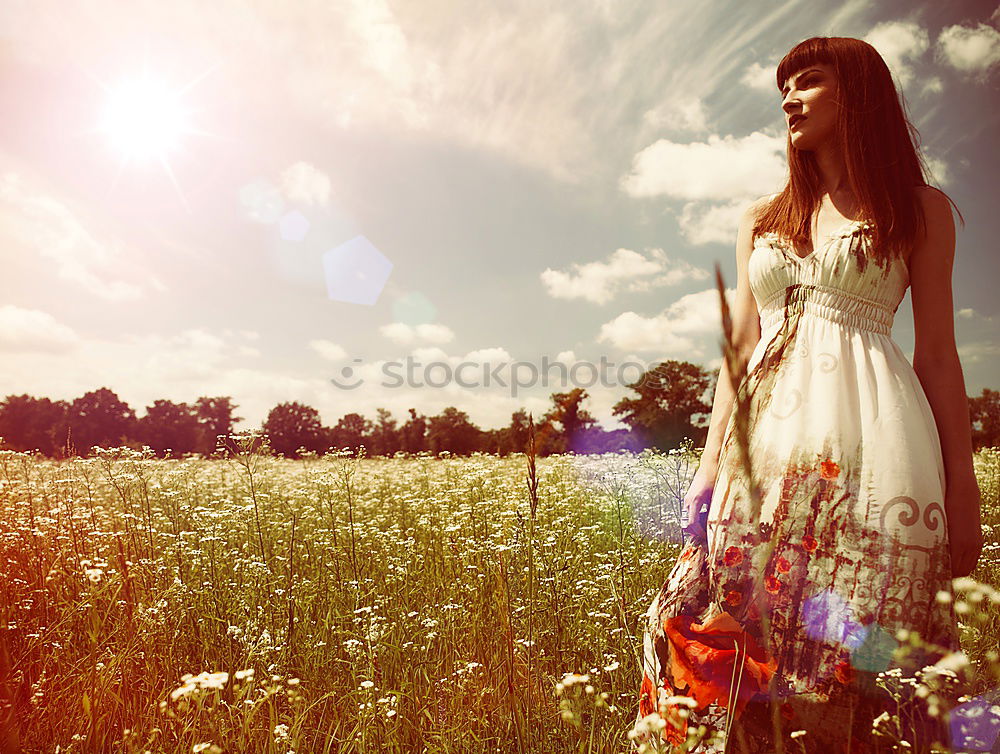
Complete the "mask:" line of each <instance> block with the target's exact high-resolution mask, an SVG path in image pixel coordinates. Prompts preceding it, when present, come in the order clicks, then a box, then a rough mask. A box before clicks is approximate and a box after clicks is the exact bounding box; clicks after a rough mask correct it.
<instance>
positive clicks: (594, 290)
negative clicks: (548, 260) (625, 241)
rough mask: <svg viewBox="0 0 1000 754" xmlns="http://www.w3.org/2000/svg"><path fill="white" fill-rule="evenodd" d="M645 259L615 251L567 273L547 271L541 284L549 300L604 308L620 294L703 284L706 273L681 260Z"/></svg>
mask: <svg viewBox="0 0 1000 754" xmlns="http://www.w3.org/2000/svg"><path fill="white" fill-rule="evenodd" d="M651 255H652V258H651V259H649V258H647V257H645V256H643V255H642V254H640V253H638V252H635V251H632V250H631V249H616V250H615V251H614V252H612V253H611V254H610V255H609V256H608V258H607V260H605V261H602V262H587V263H585V264H573V265H572V267H571V269H570V270H569V271H562V270H553V269H551V268H547V269H546V270H545V271H543V272H542V274H541V279H542V283H543V284H544V285H545V289H546V291H547V292H548V294H549V295H550V296H552V298H558V299H578V298H579V299H584V300H585V301H591V302H593V303H595V304H606V303H607V302H608V301H611V300H612V299H613V298H614V297H615V296H616V295H618V294H619V293H622V292H629V293H636V292H642V291H648V290H652V289H654V288H659V287H662V286H665V285H676V284H677V283H680V282H682V281H684V280H704V279H706V278H707V277H708V271H707V270H703V269H701V268H698V267H695V266H694V265H692V264H690V263H688V262H685V261H683V260H673V261H671V262H668V261H667V257H666V254H665V253H664V252H663V250H662V249H653V250H652V251H651Z"/></svg>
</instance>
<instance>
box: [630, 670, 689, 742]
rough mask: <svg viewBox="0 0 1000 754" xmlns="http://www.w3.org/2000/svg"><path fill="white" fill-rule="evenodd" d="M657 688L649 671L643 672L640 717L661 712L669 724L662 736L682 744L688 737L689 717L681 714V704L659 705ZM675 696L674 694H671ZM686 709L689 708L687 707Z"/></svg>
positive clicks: (640, 691) (640, 692) (661, 715)
mask: <svg viewBox="0 0 1000 754" xmlns="http://www.w3.org/2000/svg"><path fill="white" fill-rule="evenodd" d="M657 695H658V694H657V689H656V687H654V686H653V681H652V679H651V678H650V677H649V674H648V673H645V672H643V674H642V687H641V688H640V690H639V717H640V718H642V717H645V716H646V715H651V714H653V713H654V712H657V713H659V715H660V717H662V718H663V719H664V720H666V721H667V726H666V727H665V728H664V729H663V731H662V732H661V738H662V739H664V740H666V741H669V742H670V743H673V744H682V743H684V741H685V740H686V739H687V724H688V723H687V718H686V717H684V716H683V715H681V714H680V709H681V708H680V705H676V704H665V705H662V706H661V705H658V703H657V702H658V700H657ZM671 696H673V694H671ZM684 709H687V707H685V708H684Z"/></svg>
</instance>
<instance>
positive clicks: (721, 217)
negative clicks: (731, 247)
mask: <svg viewBox="0 0 1000 754" xmlns="http://www.w3.org/2000/svg"><path fill="white" fill-rule="evenodd" d="M752 202H753V198H752V197H743V198H741V199H737V200H736V201H732V202H727V203H726V204H705V203H702V202H698V203H696V202H688V203H687V204H685V205H684V207H683V209H682V210H681V215H680V218H679V220H678V224H679V225H680V229H681V233H682V234H683V235H684V237H685V238H686V239H687V240H688V241H690V242H691V243H693V244H697V245H701V244H708V243H724V244H734V243H736V232H737V230H738V229H739V224H740V218H741V217H742V215H743V212H744V210H746V208H747V207H748V206H749V205H750V204H751V203H752Z"/></svg>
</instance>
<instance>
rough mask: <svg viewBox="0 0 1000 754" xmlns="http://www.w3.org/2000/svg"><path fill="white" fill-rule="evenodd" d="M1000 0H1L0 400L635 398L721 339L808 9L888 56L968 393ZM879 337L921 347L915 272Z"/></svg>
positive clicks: (488, 411) (991, 333)
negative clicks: (944, 254) (955, 211)
mask: <svg viewBox="0 0 1000 754" xmlns="http://www.w3.org/2000/svg"><path fill="white" fill-rule="evenodd" d="M998 28H1000V7H997V6H996V5H991V4H988V3H983V2H968V1H966V0H959V1H958V2H952V3H930V2H898V1H896V2H878V3H876V2H871V1H870V2H859V1H857V0H850V1H849V2H845V3H840V4H837V3H830V2H814V1H812V0H798V1H797V2H780V3H778V2H763V1H761V0H752V1H748V2H740V3H734V2H705V0H697V1H691V2H686V1H685V2H674V1H672V2H669V3H664V2H659V1H658V0H649V1H647V2H625V1H619V0H566V1H565V2H548V3H537V2H530V1H527V0H524V1H520V2H508V3H501V4H496V3H492V2H480V1H479V0H473V1H470V0H462V1H461V2H443V1H442V0H408V2H398V1H393V2H387V1H386V0H334V1H333V2H330V0H323V1H322V2H319V1H318V0H304V1H303V2H293V3H287V2H277V0H271V1H270V2H250V3H247V2H237V1H236V0H220V1H219V2H213V3H208V4H206V3H200V2H199V3H194V2H187V1H186V0H177V1H176V2H171V3H153V2H129V3H125V2H118V3H113V2H108V1H107V0H93V1H92V2H86V3H84V2H66V1H65V0H61V1H60V2H54V1H52V0H32V2H30V3H29V2H26V1H25V0H21V1H20V2H12V1H11V2H6V3H4V4H3V6H2V8H0V102H2V106H3V107H2V111H3V113H4V117H3V118H2V119H0V254H2V255H3V271H4V274H3V276H2V282H0V294H2V298H0V356H2V358H3V363H4V368H3V369H2V370H0V396H6V395H11V394H21V393H29V394H31V395H35V396H38V397H42V396H45V397H49V398H51V399H53V400H55V399H62V400H67V401H71V400H73V399H74V398H76V397H78V396H80V395H82V394H83V393H85V392H87V391H90V390H95V389H97V388H100V387H108V388H110V389H112V390H114V391H115V392H116V393H117V394H118V395H119V397H121V398H122V399H123V400H125V401H126V402H128V403H129V404H130V405H131V406H132V407H133V408H134V409H135V410H136V411H137V413H138V414H139V415H140V416H141V415H142V414H144V413H145V407H146V406H148V405H150V404H152V403H153V401H154V400H156V399H158V398H166V399H170V400H174V401H184V402H193V401H194V400H196V399H197V398H198V397H199V396H202V395H209V396H215V395H228V396H231V397H232V398H233V400H234V402H235V403H236V404H238V406H239V408H238V409H237V412H236V413H237V414H238V415H239V416H241V417H242V418H243V421H241V422H240V424H239V425H238V426H239V427H241V428H249V427H253V426H259V425H260V423H261V421H262V420H263V419H264V418H265V417H266V415H267V412H268V411H269V410H270V409H271V408H272V407H274V406H275V405H277V404H279V403H284V402H288V401H299V402H302V403H306V404H308V405H310V406H313V407H315V408H316V409H318V410H319V412H320V415H321V417H322V419H323V421H324V423H326V424H328V425H333V424H335V423H336V421H337V420H338V419H339V418H340V417H341V416H343V415H344V414H346V413H349V412H358V413H362V414H364V415H366V416H367V417H368V418H370V419H374V418H375V414H376V411H375V410H376V408H378V407H383V408H386V409H388V410H390V411H391V412H392V413H393V415H394V417H395V418H397V419H398V420H400V421H402V420H403V419H405V418H406V416H407V415H408V409H409V408H411V407H412V408H416V409H417V410H418V411H420V412H421V413H424V414H428V415H432V414H436V413H438V412H440V411H441V410H442V409H443V408H445V407H446V406H457V407H458V408H460V409H461V410H463V411H465V412H466V413H468V415H469V417H470V419H471V420H472V421H473V422H475V423H476V424H478V425H479V426H480V427H482V428H484V429H485V428H492V427H501V426H505V425H507V424H508V423H509V421H510V416H511V413H512V412H514V411H516V410H517V409H519V408H525V409H527V410H529V411H531V412H532V413H533V414H534V416H535V417H536V419H537V418H538V417H539V416H540V415H541V414H543V413H544V412H545V411H546V410H547V409H548V408H549V407H550V405H551V401H550V399H549V396H550V394H551V393H553V392H563V391H566V390H569V389H571V388H572V387H575V386H580V387H585V388H586V389H587V392H588V395H589V396H590V397H589V400H588V402H587V403H586V404H585V405H586V407H587V408H588V409H589V410H590V411H591V413H593V414H594V415H595V416H596V417H597V418H598V420H599V421H600V422H601V424H602V425H603V426H604V427H605V428H607V429H614V428H618V427H620V426H623V425H621V424H620V423H619V422H618V420H617V418H616V417H615V416H613V414H612V407H613V406H614V404H615V403H616V402H617V401H619V400H620V399H621V398H623V397H626V396H630V395H634V393H632V392H631V391H630V390H629V389H628V388H626V387H625V385H624V383H625V382H628V381H632V380H635V379H636V378H637V377H638V376H639V374H640V368H641V367H642V366H651V365H655V364H657V363H659V362H660V361H662V360H666V359H676V360H683V361H691V362H694V363H696V364H699V365H701V366H703V367H705V368H706V369H709V370H711V371H713V372H717V371H718V369H719V366H720V365H721V350H720V338H721V333H722V330H721V321H720V316H719V294H718V290H717V288H716V283H715V277H714V275H715V273H714V270H715V265H716V264H718V265H719V268H720V270H721V272H722V275H723V280H724V282H725V285H726V286H727V295H728V296H729V297H730V301H732V298H731V297H732V295H733V293H734V292H735V290H734V289H735V274H736V260H735V240H736V229H737V224H738V219H739V216H740V214H741V212H742V211H743V209H744V208H745V207H746V206H747V204H749V202H751V201H753V200H754V199H756V198H757V197H760V196H762V195H764V194H768V193H771V192H774V191H778V190H780V188H781V186H782V185H783V183H784V180H785V177H786V173H787V167H786V158H785V144H786V135H785V134H786V131H785V122H784V118H783V112H782V110H781V100H780V95H779V93H778V90H777V87H776V82H775V74H774V71H775V68H776V65H777V62H778V61H779V60H780V59H781V58H782V56H783V55H784V54H785V53H786V52H787V51H788V50H789V49H790V48H791V47H792V46H794V45H795V44H796V43H798V42H800V41H801V40H803V39H805V38H807V37H810V36H850V37H857V38H861V39H864V40H866V41H868V42H870V43H871V44H873V45H874V46H875V47H876V49H877V50H878V51H879V52H880V53H881V54H882V55H883V57H884V58H885V60H886V62H887V63H888V64H889V67H890V69H891V70H892V72H893V75H894V77H895V79H896V81H897V84H898V86H899V87H900V89H901V91H902V93H903V96H904V98H905V104H906V108H907V112H908V115H909V117H910V119H911V121H912V122H913V123H914V125H915V126H916V127H917V129H918V130H919V133H920V139H921V146H922V149H923V154H924V156H925V158H926V160H927V162H928V164H929V166H930V167H931V169H932V171H933V180H932V183H934V184H935V185H937V186H938V187H940V188H942V189H943V190H944V191H945V192H947V193H948V194H949V196H951V197H952V199H954V201H955V202H956V204H957V205H958V207H959V209H960V211H961V213H962V216H963V217H964V220H965V224H964V225H963V224H962V222H961V221H960V220H959V219H958V218H957V217H956V233H957V247H956V258H955V266H954V273H953V280H952V291H953V301H954V309H955V333H956V341H957V344H958V350H959V356H960V358H961V362H962V367H963V370H964V374H965V380H966V388H967V392H968V393H969V394H970V395H976V394H979V393H980V392H981V391H982V389H983V388H991V389H998V388H1000V339H998V337H997V323H998V321H1000V310H998V305H997V302H998V298H997V296H996V293H995V289H996V285H997V280H1000V255H998V254H997V252H996V250H997V240H996V239H997V237H998V234H1000V215H998V213H997V212H996V211H995V207H996V183H995V180H994V176H996V175H997V174H998V172H1000V171H998V167H1000V166H998V158H997V150H996V144H997V142H998V138H997V137H998V119H1000V115H998V110H997V107H996V104H997V101H998V86H1000V32H998ZM892 336H893V338H894V339H895V340H896V342H897V343H898V344H899V345H900V347H901V348H902V350H903V351H904V353H906V354H907V356H908V357H909V358H912V350H913V319H912V309H911V307H910V294H909V292H907V295H906V298H905V299H904V301H903V303H902V304H901V305H900V307H899V310H898V311H897V312H896V319H895V323H894V327H893V333H892ZM543 359H544V360H545V361H543ZM462 364H465V366H463V367H462V368H461V370H459V369H458V367H459V366H460V365H462ZM553 364H555V365H556V366H554V367H553V366H552V365H553ZM559 364H562V365H564V367H565V368H566V370H567V376H566V378H563V377H562V376H561V375H560V372H559V369H558V365H559ZM546 365H548V368H549V372H548V374H549V380H548V381H547V384H546V383H545V382H543V380H542V379H541V378H538V377H535V378H533V372H534V373H535V374H537V372H538V371H539V370H541V369H544V368H545V366H546ZM604 365H607V366H604ZM595 367H596V369H595ZM571 368H572V371H570V369H571ZM598 369H599V370H600V371H599V372H598V371H597V370H598ZM515 377H516V378H517V382H516V384H515V382H514V378H515Z"/></svg>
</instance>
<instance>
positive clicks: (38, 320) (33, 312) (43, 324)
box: [0, 304, 79, 353]
mask: <svg viewBox="0 0 1000 754" xmlns="http://www.w3.org/2000/svg"><path fill="white" fill-rule="evenodd" d="M78 342H79V338H78V337H77V335H76V333H75V332H73V330H72V328H70V327H68V326H66V325H64V324H63V323H62V322H59V321H58V320H57V319H56V318H55V317H53V316H52V315H51V314H49V313H48V312H42V311H38V310H37V309H22V308H20V307H17V306H12V305H10V304H7V305H5V306H2V307H0V350H2V351H19V352H24V351H48V352H52V353H64V352H66V351H70V350H72V349H73V348H74V347H75V346H76V345H77V344H78Z"/></svg>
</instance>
